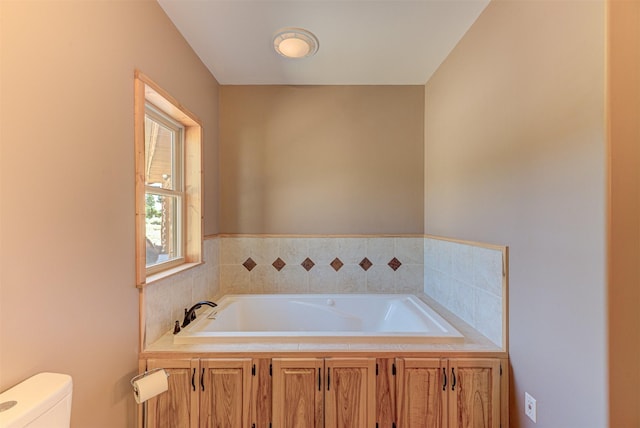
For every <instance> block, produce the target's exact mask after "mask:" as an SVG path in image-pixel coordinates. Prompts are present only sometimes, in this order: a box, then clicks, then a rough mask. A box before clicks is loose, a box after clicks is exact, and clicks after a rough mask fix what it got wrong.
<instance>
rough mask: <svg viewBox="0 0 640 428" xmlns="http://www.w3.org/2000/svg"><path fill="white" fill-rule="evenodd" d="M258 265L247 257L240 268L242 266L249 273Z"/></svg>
mask: <svg viewBox="0 0 640 428" xmlns="http://www.w3.org/2000/svg"><path fill="white" fill-rule="evenodd" d="M257 265H258V264H257V263H256V262H254V261H253V259H252V258H251V257H249V258H248V259H247V260H245V261H244V263H242V266H244V267H245V268H247V270H248V271H249V272H251V269H253V268H254V267H256V266H257Z"/></svg>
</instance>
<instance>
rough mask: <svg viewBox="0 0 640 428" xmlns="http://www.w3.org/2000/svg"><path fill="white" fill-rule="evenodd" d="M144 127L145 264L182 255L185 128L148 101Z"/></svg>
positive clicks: (152, 264)
mask: <svg viewBox="0 0 640 428" xmlns="http://www.w3.org/2000/svg"><path fill="white" fill-rule="evenodd" d="M144 130H145V135H144V138H145V218H146V228H145V237H146V248H147V254H146V267H147V268H150V267H152V266H155V265H158V264H161V263H164V262H169V261H174V260H177V259H180V258H182V245H181V244H182V229H183V228H182V217H183V216H182V215H181V213H182V212H183V210H184V189H183V182H184V179H183V167H182V164H183V162H182V159H183V155H182V147H183V138H182V136H183V128H182V126H180V124H178V123H176V122H174V121H173V120H171V119H170V118H169V117H166V116H165V115H163V114H162V113H160V112H158V111H157V110H156V109H155V108H154V107H153V106H151V105H149V104H148V105H147V107H146V114H145V120H144Z"/></svg>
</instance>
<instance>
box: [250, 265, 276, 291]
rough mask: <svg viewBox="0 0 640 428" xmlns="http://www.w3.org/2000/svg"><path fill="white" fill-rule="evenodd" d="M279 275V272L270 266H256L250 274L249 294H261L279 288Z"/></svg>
mask: <svg viewBox="0 0 640 428" xmlns="http://www.w3.org/2000/svg"><path fill="white" fill-rule="evenodd" d="M278 273H279V272H278V271H277V270H276V269H275V268H274V267H273V266H272V265H270V264H267V265H258V266H256V267H255V268H253V269H252V270H251V272H250V273H249V278H250V281H251V285H250V287H249V290H248V291H247V292H248V293H252V294H259V293H265V292H267V290H273V289H275V288H277V286H276V284H277V281H278V279H277V276H278Z"/></svg>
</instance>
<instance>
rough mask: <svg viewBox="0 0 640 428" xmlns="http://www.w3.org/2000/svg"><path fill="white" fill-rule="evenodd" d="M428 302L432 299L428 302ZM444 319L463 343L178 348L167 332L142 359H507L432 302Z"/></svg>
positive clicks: (288, 342) (306, 343)
mask: <svg viewBox="0 0 640 428" xmlns="http://www.w3.org/2000/svg"><path fill="white" fill-rule="evenodd" d="M425 300H428V299H425ZM428 303H429V305H430V306H432V307H433V308H434V309H435V310H436V311H437V312H438V313H440V315H442V316H443V317H444V318H445V319H446V320H447V321H448V322H449V323H451V325H453V326H454V327H455V328H456V329H457V330H458V331H459V332H460V333H462V334H463V335H464V338H463V339H462V340H457V341H451V342H449V343H447V342H441V341H440V342H436V343H417V342H416V341H415V340H412V341H410V342H406V343H403V342H402V341H400V340H394V343H388V342H385V341H383V340H376V339H371V341H367V342H364V341H362V340H358V343H348V341H344V340H339V339H337V340H335V341H331V340H327V341H326V342H325V341H323V342H321V343H318V342H314V341H305V339H304V338H303V337H301V338H300V339H299V341H295V342H293V341H292V340H291V339H288V340H285V341H283V342H277V341H274V340H270V341H268V342H251V343H241V342H239V343H216V344H206V343H201V344H200V343H199V344H174V343H173V334H172V333H171V332H167V333H166V334H165V335H163V336H162V337H160V338H159V339H158V340H157V341H155V342H154V343H152V344H151V345H149V346H147V347H146V349H144V351H143V352H142V353H141V355H140V357H141V358H182V357H192V358H197V357H207V356H209V357H210V356H211V354H224V355H225V356H229V357H233V356H246V354H247V353H251V354H254V355H259V356H260V357H271V356H282V355H283V354H291V356H296V357H305V356H315V355H317V354H318V353H322V354H324V355H326V356H353V357H356V356H371V355H372V354H375V355H376V356H380V357H382V356H384V355H394V356H399V355H403V356H414V355H415V356H421V357H428V356H434V357H436V356H439V357H442V356H443V355H446V356H451V357H453V356H455V357H467V356H469V357H471V356H474V357H477V356H483V357H488V358H493V357H498V358H506V357H507V351H506V350H505V349H503V348H501V347H499V346H497V345H496V344H494V343H493V342H491V341H490V340H489V339H487V338H486V337H484V336H483V335H481V334H479V333H478V332H477V331H476V330H474V329H473V328H472V327H470V326H469V325H468V324H466V323H465V322H464V321H462V320H460V319H459V318H457V317H456V316H455V315H453V314H451V313H450V312H449V311H447V310H446V309H444V308H443V307H441V306H440V305H438V304H437V303H435V302H433V301H430V300H429V301H428Z"/></svg>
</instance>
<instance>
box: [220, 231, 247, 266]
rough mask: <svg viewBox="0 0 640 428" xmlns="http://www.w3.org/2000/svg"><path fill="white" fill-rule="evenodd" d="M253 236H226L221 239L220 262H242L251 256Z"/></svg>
mask: <svg viewBox="0 0 640 428" xmlns="http://www.w3.org/2000/svg"><path fill="white" fill-rule="evenodd" d="M252 245H253V238H248V237H224V238H221V239H220V264H223V265H231V264H242V263H243V262H244V261H245V260H247V258H248V257H250V256H251V247H252Z"/></svg>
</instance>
